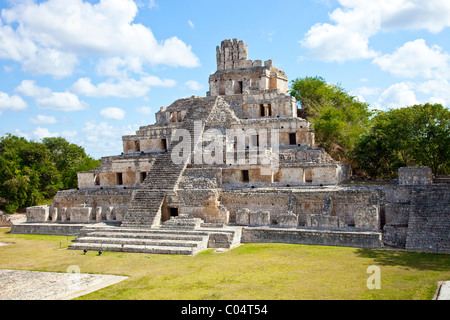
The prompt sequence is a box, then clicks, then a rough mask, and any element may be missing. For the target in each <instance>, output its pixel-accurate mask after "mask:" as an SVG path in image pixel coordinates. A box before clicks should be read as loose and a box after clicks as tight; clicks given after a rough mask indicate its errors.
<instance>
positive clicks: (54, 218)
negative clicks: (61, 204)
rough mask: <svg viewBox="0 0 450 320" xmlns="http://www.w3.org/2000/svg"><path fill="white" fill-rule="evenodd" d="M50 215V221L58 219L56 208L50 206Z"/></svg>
mask: <svg viewBox="0 0 450 320" xmlns="http://www.w3.org/2000/svg"><path fill="white" fill-rule="evenodd" d="M50 211H51V216H52V221H53V222H56V221H57V220H58V208H51V209H50Z"/></svg>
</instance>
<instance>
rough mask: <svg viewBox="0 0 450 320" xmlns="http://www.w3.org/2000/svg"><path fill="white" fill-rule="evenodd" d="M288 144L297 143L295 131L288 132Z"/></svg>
mask: <svg viewBox="0 0 450 320" xmlns="http://www.w3.org/2000/svg"><path fill="white" fill-rule="evenodd" d="M289 144H290V145H291V146H294V145H296V144H297V135H296V134H295V133H289Z"/></svg>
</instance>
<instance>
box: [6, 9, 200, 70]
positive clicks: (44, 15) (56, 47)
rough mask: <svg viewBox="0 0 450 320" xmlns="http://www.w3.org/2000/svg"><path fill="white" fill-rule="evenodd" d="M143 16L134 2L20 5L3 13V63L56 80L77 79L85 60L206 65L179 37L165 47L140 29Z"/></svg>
mask: <svg viewBox="0 0 450 320" xmlns="http://www.w3.org/2000/svg"><path fill="white" fill-rule="evenodd" d="M150 3H152V2H150ZM153 3H154V2H153ZM137 12H138V7H137V5H136V3H135V2H134V1H132V0H100V1H99V2H98V3H94V4H91V3H90V2H88V1H83V0H67V1H60V0H48V1H44V2H40V3H35V2H32V1H19V2H14V5H13V7H12V8H10V9H3V10H2V13H1V20H0V58H4V59H12V60H15V61H18V62H21V63H22V66H23V68H24V70H25V71H29V72H33V73H37V74H50V75H53V76H56V77H64V76H68V75H70V74H72V73H73V71H74V68H75V66H76V65H77V63H78V61H79V58H80V57H86V56H87V57H100V58H106V59H107V58H111V57H122V58H123V59H128V60H133V59H135V60H138V61H139V63H140V64H143V63H149V64H151V65H158V64H164V65H169V66H182V67H197V66H199V65H200V63H199V59H198V58H197V56H196V55H195V54H194V53H193V52H192V50H191V47H190V46H188V45H187V44H185V43H184V42H183V41H181V40H180V39H178V38H177V37H172V38H169V39H165V40H162V41H159V40H157V39H156V38H155V37H154V35H153V33H152V31H151V30H150V28H148V27H146V26H144V25H143V24H141V23H134V19H135V17H136V15H137ZM55 66H56V67H55Z"/></svg>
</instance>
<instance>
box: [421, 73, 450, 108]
mask: <svg viewBox="0 0 450 320" xmlns="http://www.w3.org/2000/svg"><path fill="white" fill-rule="evenodd" d="M417 90H418V91H420V92H422V93H425V94H429V95H430V98H429V99H428V102H430V103H440V104H442V105H443V106H445V107H450V82H449V81H448V80H442V79H441V80H429V81H426V82H424V83H421V84H419V85H418V86H417Z"/></svg>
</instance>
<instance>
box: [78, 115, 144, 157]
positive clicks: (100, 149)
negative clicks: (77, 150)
mask: <svg viewBox="0 0 450 320" xmlns="http://www.w3.org/2000/svg"><path fill="white" fill-rule="evenodd" d="M137 129H139V125H128V126H123V127H115V126H111V125H109V124H108V123H107V122H97V121H95V120H94V121H87V122H85V123H84V126H83V128H82V130H81V131H82V133H83V138H82V139H83V141H81V142H80V145H83V146H84V147H85V150H86V153H88V154H90V155H91V156H93V157H95V158H100V157H102V156H110V155H114V154H120V153H121V152H123V146H122V136H125V135H132V134H135V133H136V130H137Z"/></svg>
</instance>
